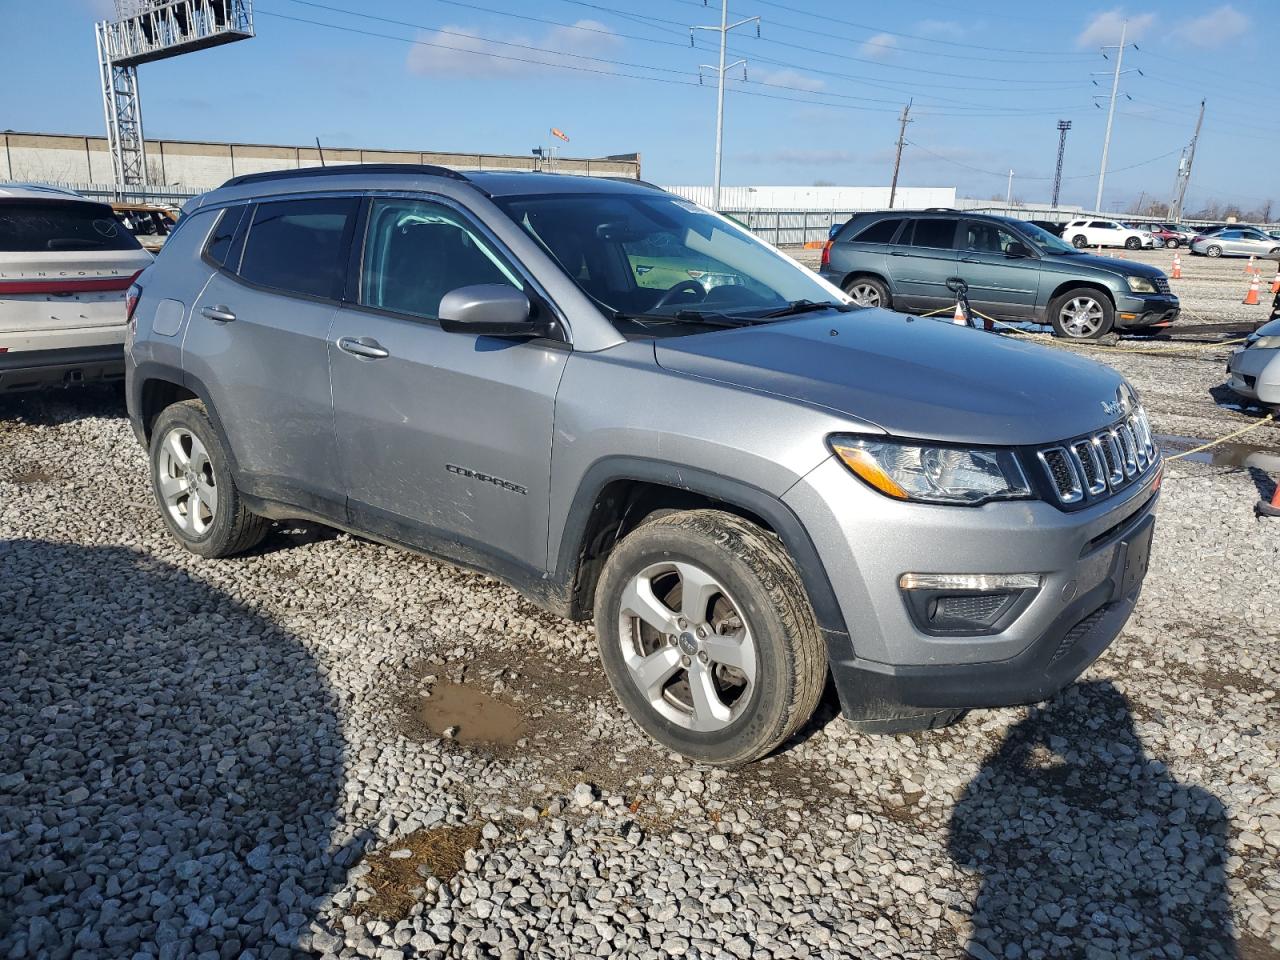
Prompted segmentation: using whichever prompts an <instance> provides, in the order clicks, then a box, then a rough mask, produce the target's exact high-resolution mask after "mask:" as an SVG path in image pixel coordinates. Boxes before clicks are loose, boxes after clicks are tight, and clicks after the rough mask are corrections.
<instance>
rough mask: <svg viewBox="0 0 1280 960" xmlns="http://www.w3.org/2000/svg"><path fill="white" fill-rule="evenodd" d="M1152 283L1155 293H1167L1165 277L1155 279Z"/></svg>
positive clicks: (1167, 282)
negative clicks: (1154, 286)
mask: <svg viewBox="0 0 1280 960" xmlns="http://www.w3.org/2000/svg"><path fill="white" fill-rule="evenodd" d="M1152 283H1154V284H1155V285H1156V291H1157V292H1158V293H1168V292H1169V281H1168V280H1167V279H1166V278H1165V277H1156V278H1155V280H1153V281H1152Z"/></svg>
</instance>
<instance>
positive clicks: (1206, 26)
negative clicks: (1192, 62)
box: [1173, 3, 1249, 49]
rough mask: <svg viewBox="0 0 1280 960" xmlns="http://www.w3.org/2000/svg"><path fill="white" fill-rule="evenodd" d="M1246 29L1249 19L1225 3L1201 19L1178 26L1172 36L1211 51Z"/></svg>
mask: <svg viewBox="0 0 1280 960" xmlns="http://www.w3.org/2000/svg"><path fill="white" fill-rule="evenodd" d="M1248 29H1249V18H1248V17H1246V16H1245V15H1244V14H1243V13H1241V12H1240V11H1239V10H1237V9H1236V8H1235V7H1233V6H1232V5H1231V4H1229V3H1226V4H1223V5H1222V6H1220V7H1217V8H1215V9H1213V10H1210V11H1209V12H1208V13H1206V14H1205V15H1204V16H1202V17H1196V18H1194V19H1192V20H1187V21H1186V22H1185V23H1181V24H1179V25H1178V26H1177V27H1175V28H1174V30H1173V34H1174V36H1176V37H1178V38H1179V39H1181V40H1185V41H1186V42H1187V43H1189V44H1192V45H1193V46H1197V47H1203V48H1205V49H1212V48H1215V47H1223V46H1226V45H1227V44H1228V43H1230V42H1231V41H1232V40H1234V39H1236V38H1237V37H1239V36H1241V35H1243V34H1244V33H1245V32H1246V31H1247V30H1248Z"/></svg>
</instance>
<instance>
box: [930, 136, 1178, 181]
mask: <svg viewBox="0 0 1280 960" xmlns="http://www.w3.org/2000/svg"><path fill="white" fill-rule="evenodd" d="M907 145H908V146H911V147H915V148H916V149H917V150H923V151H924V152H925V153H927V154H929V156H931V157H934V158H936V159H938V160H941V161H943V162H944V163H950V164H953V165H954V166H957V167H963V168H964V169H966V170H972V171H973V172H974V173H981V174H984V175H986V176H988V177H999V178H1000V179H1001V180H1003V179H1004V178H1005V177H1007V176H1008V175H1009V171H1008V170H984V169H983V168H982V167H975V166H973V165H972V164H968V163H965V162H964V161H962V160H956V159H954V158H952V157H948V156H945V155H943V154H941V153H937V152H935V151H933V150H930V149H929V148H928V147H926V146H923V145H921V144H919V143H916V142H915V141H914V140H908V141H907ZM1181 150H1182V148H1181V147H1177V148H1175V149H1173V150H1170V151H1168V152H1167V153H1162V154H1160V155H1159V156H1158V157H1148V158H1147V159H1146V160H1139V161H1138V162H1137V163H1130V164H1127V165H1125V166H1123V167H1112V168H1111V169H1110V170H1108V171H1107V173H1123V172H1124V171H1126V170H1135V169H1137V168H1138V167H1145V166H1147V165H1148V164H1151V163H1157V162H1159V161H1160V160H1165V159H1168V158H1169V157H1171V156H1173V155H1174V154H1175V153H1180V152H1181ZM1096 176H1097V174H1096V173H1078V174H1074V175H1072V176H1069V177H1063V178H1062V179H1063V180H1088V179H1090V178H1092V177H1096ZM1022 179H1023V180H1036V181H1040V182H1044V183H1049V182H1050V181H1052V180H1053V177H1023V178H1022Z"/></svg>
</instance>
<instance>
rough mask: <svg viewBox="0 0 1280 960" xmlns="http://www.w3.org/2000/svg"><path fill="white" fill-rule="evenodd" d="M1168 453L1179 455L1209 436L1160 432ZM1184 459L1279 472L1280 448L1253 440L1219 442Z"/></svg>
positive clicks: (1157, 441) (1160, 437)
mask: <svg viewBox="0 0 1280 960" xmlns="http://www.w3.org/2000/svg"><path fill="white" fill-rule="evenodd" d="M1155 440H1156V443H1158V444H1159V445H1160V449H1161V451H1162V452H1163V453H1164V455H1165V456H1166V457H1172V456H1177V455H1178V454H1180V453H1183V452H1184V451H1186V450H1194V449H1195V448H1196V447H1199V446H1203V445H1204V444H1206V443H1208V442H1209V441H1208V440H1200V439H1197V438H1196V437H1180V436H1177V435H1159V436H1157V437H1156V438H1155ZM1183 459H1184V460H1194V461H1195V462H1196V463H1206V464H1209V465H1210V466H1213V467H1254V468H1256V469H1258V470H1263V471H1266V472H1267V473H1277V472H1280V449H1277V448H1275V447H1265V446H1259V445H1257V444H1252V443H1231V442H1227V443H1220V444H1218V445H1217V446H1216V447H1210V448H1209V449H1208V450H1200V451H1198V452H1196V453H1192V454H1188V455H1187V456H1185V457H1183Z"/></svg>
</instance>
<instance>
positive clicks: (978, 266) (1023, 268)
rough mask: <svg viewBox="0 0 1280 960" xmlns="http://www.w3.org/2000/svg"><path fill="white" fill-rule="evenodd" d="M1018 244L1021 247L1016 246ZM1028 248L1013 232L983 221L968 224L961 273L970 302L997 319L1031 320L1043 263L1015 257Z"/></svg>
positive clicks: (962, 241) (963, 234) (963, 238)
mask: <svg viewBox="0 0 1280 960" xmlns="http://www.w3.org/2000/svg"><path fill="white" fill-rule="evenodd" d="M1015 244H1016V245H1017V246H1015ZM1018 248H1022V250H1023V251H1025V252H1026V253H1030V249H1029V248H1028V247H1027V245H1026V244H1025V243H1024V242H1023V241H1022V240H1021V239H1020V238H1018V237H1017V236H1015V235H1014V234H1013V232H1012V231H1010V230H1006V229H1005V228H1004V227H1001V226H999V225H997V224H994V223H990V222H987V221H982V220H966V221H965V222H964V225H963V227H962V228H961V231H960V262H959V264H958V266H957V273H958V275H959V276H961V277H963V278H964V280H965V282H966V283H968V285H969V302H970V304H972V305H973V307H974V308H975V309H977V310H980V311H981V312H983V313H986V314H989V315H991V316H995V317H1020V318H1021V317H1030V316H1031V315H1032V314H1033V313H1034V311H1035V305H1036V293H1037V291H1038V290H1039V287H1040V261H1039V260H1037V259H1035V258H1034V257H1032V256H1011V255H1010V254H1011V253H1017V252H1018Z"/></svg>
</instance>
